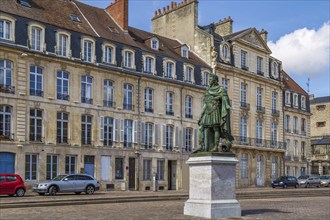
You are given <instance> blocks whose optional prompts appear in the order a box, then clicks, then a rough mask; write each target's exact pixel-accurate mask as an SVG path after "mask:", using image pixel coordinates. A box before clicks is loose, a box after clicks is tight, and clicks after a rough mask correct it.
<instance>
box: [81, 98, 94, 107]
mask: <svg viewBox="0 0 330 220" xmlns="http://www.w3.org/2000/svg"><path fill="white" fill-rule="evenodd" d="M81 102H82V103H86V104H91V105H93V99H91V98H86V97H81Z"/></svg>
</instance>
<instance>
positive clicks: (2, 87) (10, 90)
mask: <svg viewBox="0 0 330 220" xmlns="http://www.w3.org/2000/svg"><path fill="white" fill-rule="evenodd" d="M0 92H3V93H10V94H15V86H10V85H5V84H0Z"/></svg>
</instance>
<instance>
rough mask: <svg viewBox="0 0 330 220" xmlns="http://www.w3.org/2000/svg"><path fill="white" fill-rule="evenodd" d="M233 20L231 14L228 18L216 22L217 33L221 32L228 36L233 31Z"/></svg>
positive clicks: (222, 34) (221, 34)
mask: <svg viewBox="0 0 330 220" xmlns="http://www.w3.org/2000/svg"><path fill="white" fill-rule="evenodd" d="M233 22H234V21H233V20H232V19H231V17H230V16H228V18H224V19H223V20H220V21H219V22H217V23H215V24H214V26H215V30H214V31H215V33H217V34H219V35H220V36H226V35H229V34H232V33H233Z"/></svg>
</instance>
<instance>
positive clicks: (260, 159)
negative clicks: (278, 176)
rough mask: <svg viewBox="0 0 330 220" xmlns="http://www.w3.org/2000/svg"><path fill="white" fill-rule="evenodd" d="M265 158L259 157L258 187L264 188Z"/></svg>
mask: <svg viewBox="0 0 330 220" xmlns="http://www.w3.org/2000/svg"><path fill="white" fill-rule="evenodd" d="M263 184H264V183H263V156H262V155H258V156H257V186H263Z"/></svg>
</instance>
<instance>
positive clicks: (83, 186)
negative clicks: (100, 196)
mask: <svg viewBox="0 0 330 220" xmlns="http://www.w3.org/2000/svg"><path fill="white" fill-rule="evenodd" d="M99 189H100V184H99V182H98V181H97V180H96V179H95V178H94V177H92V176H90V175H87V174H70V175H59V176H57V177H55V178H54V179H52V180H50V181H46V182H40V183H35V184H33V186H32V190H33V192H37V193H39V195H45V194H46V193H48V194H49V195H56V193H58V192H74V193H76V194H80V193H82V192H85V193H86V194H89V195H90V194H93V193H94V192H95V191H97V190H99Z"/></svg>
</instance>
